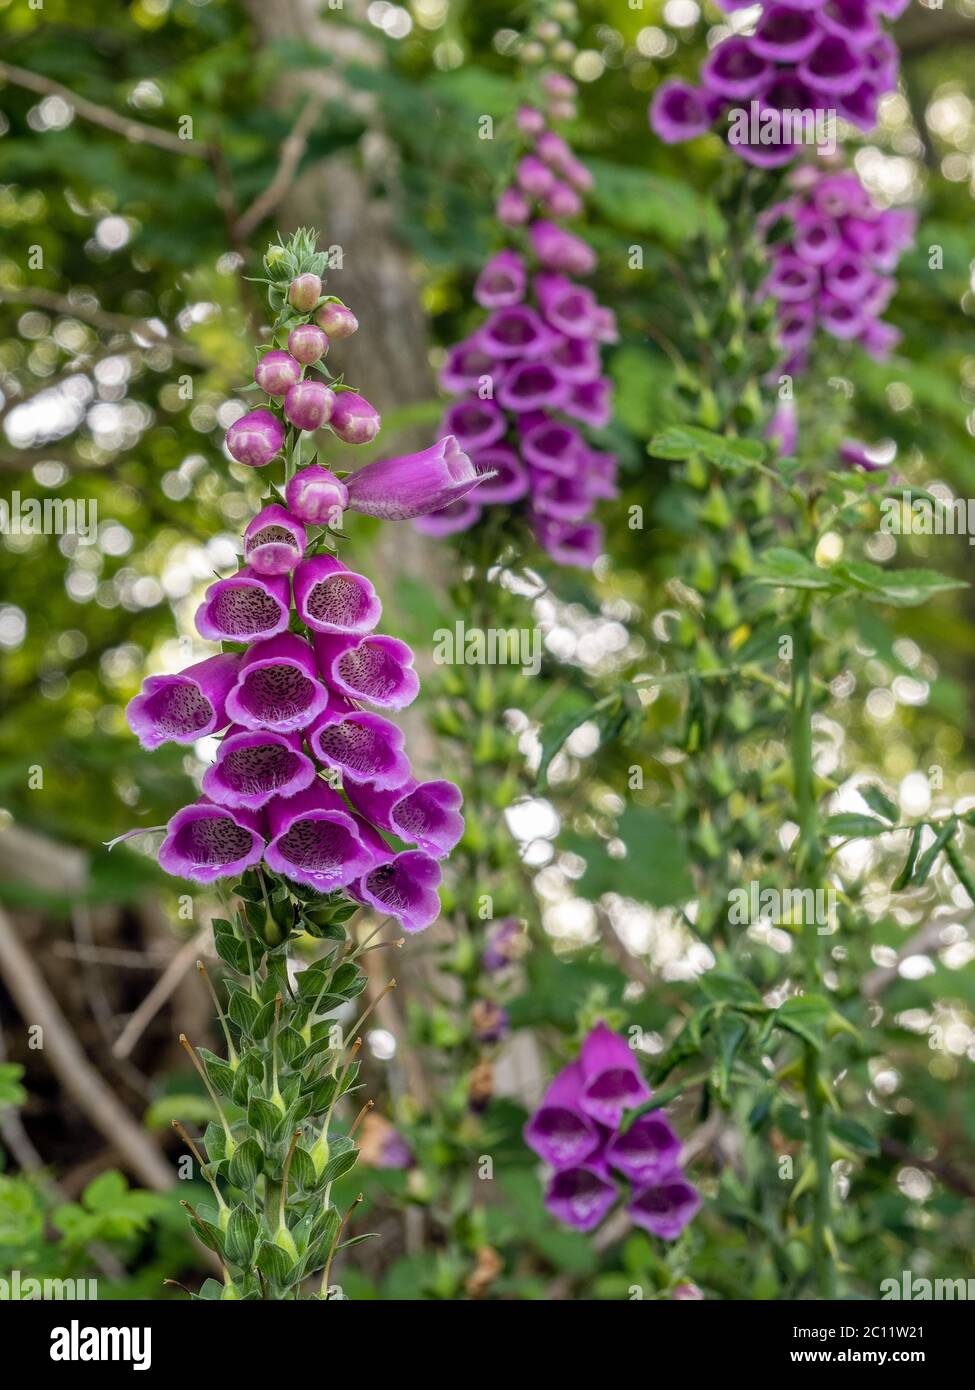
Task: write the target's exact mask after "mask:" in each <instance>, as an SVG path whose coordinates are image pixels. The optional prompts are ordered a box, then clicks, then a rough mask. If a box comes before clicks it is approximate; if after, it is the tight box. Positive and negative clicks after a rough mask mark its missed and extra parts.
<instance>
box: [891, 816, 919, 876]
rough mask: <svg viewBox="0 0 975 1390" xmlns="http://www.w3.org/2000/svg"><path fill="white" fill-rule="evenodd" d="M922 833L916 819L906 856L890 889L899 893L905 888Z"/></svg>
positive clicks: (912, 870) (915, 861)
mask: <svg viewBox="0 0 975 1390" xmlns="http://www.w3.org/2000/svg"><path fill="white" fill-rule="evenodd" d="M923 834H924V825H923V824H922V822H920V821H918V823H917V825H915V827H914V829H913V830H912V831H911V841H910V844H909V845H908V847H907V858H906V859H905V860H904V867H903V868H902V869H901V871H900V873H899V874H898V875H897V877H896V878H895V879H894V881H893V883H892V884H891V885H890V886H891V890H892V891H893V892H895V893H899V892H900V891H901V890H902V889H903V888H906V887H907V885H908V884H909V883H910V881H911V879H912V878H913V877H914V865H915V864H916V863H917V856H918V851H919V850H920V848H921V836H922V835H923Z"/></svg>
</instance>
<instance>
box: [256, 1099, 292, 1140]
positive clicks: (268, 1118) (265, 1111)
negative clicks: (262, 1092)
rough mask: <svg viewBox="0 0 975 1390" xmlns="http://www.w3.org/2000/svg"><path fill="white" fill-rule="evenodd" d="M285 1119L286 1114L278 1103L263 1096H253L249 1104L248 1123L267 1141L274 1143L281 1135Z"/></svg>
mask: <svg viewBox="0 0 975 1390" xmlns="http://www.w3.org/2000/svg"><path fill="white" fill-rule="evenodd" d="M284 1120H285V1117H284V1115H282V1114H281V1111H280V1110H279V1109H278V1108H277V1106H276V1105H272V1104H271V1102H270V1101H269V1100H264V1098H263V1097H262V1096H251V1099H250V1103H249V1104H248V1106H247V1123H248V1124H249V1125H250V1127H251V1129H254V1130H256V1131H257V1133H258V1134H259V1135H260V1136H261V1138H262V1139H264V1140H265V1141H266V1142H267V1143H269V1144H273V1143H274V1142H275V1140H276V1139H277V1138H278V1137H279V1135H278V1131H279V1130H280V1129H281V1126H282V1125H283V1124H284Z"/></svg>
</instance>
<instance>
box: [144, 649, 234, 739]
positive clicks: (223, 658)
mask: <svg viewBox="0 0 975 1390" xmlns="http://www.w3.org/2000/svg"><path fill="white" fill-rule="evenodd" d="M239 666H240V657H239V656H236V655H234V654H232V653H230V652H226V653H221V654H220V655H218V656H210V657H207V659H206V660H205V661H198V662H197V663H196V664H195V665H193V666H187V667H186V668H185V669H184V670H182V671H179V672H178V673H177V674H176V675H174V676H147V677H146V679H145V680H144V681H143V683H142V690H141V692H140V693H139V694H138V695H136V696H135V697H134V698H133V699H131V700H130V701H129V703H128V705H127V706H126V709H125V717H126V719H127V720H128V722H129V728H130V729H131V730H132V732H133V733H134V734H135V736H136V738H137V739H138V740H139V742H140V743H141V745H142V747H143V748H150V749H151V748H158V747H159V745H160V744H162V743H194V742H195V741H196V740H197V739H198V738H205V737H206V736H207V734H213V733H216V731H217V730H218V729H222V728H223V727H224V725H225V724H226V723H227V722H228V721H227V714H226V708H225V707H226V702H227V696H228V694H229V693H230V691H231V689H232V688H233V685H234V682H235V681H236V679H237V670H238V668H239Z"/></svg>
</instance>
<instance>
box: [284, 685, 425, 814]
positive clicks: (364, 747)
mask: <svg viewBox="0 0 975 1390" xmlns="http://www.w3.org/2000/svg"><path fill="white" fill-rule="evenodd" d="M305 737H306V738H307V740H308V747H309V748H310V749H311V751H312V752H313V753H314V754H315V756H316V758H318V759H319V761H320V762H322V763H324V765H325V766H326V767H330V768H333V769H334V770H335V771H336V772H339V773H341V775H342V783H343V785H344V786H346V787H348V786H349V785H350V784H353V783H355V784H359V783H367V784H368V785H369V786H370V787H372V788H373V789H374V790H375V791H377V792H381V791H389V790H392V789H395V788H398V787H403V786H405V785H406V784H407V783H408V782H409V781H410V760H409V758H407V756H406V754H405V752H404V751H403V749H404V745H405V740H404V737H403V731H402V729H399V728H397V726H396V725H395V724H391V723H390V722H389V720H388V719H384V718H383V717H382V715H380V714H371V713H369V712H368V711H366V710H360V709H356V708H355V707H354V706H352V705H350V704H348V703H347V701H345V700H344V699H342V698H341V697H339V696H331V697H330V699H329V702H328V705H327V707H326V708H325V709H324V710H323V711H322V713H321V714H320V715H319V716H318V718H317V719H316V720H315V722H314V724H312V725H311V727H310V728H309V729H308V730H307V731H306V733H305Z"/></svg>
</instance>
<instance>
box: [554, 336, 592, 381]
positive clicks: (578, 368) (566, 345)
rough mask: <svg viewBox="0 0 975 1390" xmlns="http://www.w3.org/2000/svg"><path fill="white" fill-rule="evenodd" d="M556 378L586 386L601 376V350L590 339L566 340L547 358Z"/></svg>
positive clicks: (563, 339)
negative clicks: (588, 382)
mask: <svg viewBox="0 0 975 1390" xmlns="http://www.w3.org/2000/svg"><path fill="white" fill-rule="evenodd" d="M547 361H548V364H549V366H550V367H551V368H552V371H553V372H554V373H555V375H556V376H560V377H561V378H562V380H563V381H570V382H572V383H573V385H585V383H586V382H587V381H594V380H595V379H596V377H598V376H599V349H598V348H597V346H596V344H595V343H594V342H592V341H591V340H590V339H589V338H565V337H563V338H562V339H561V340H560V342H559V344H558V346H557V347H556V348H554V349H553V351H552V353H551V356H549V357H548V358H547Z"/></svg>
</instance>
